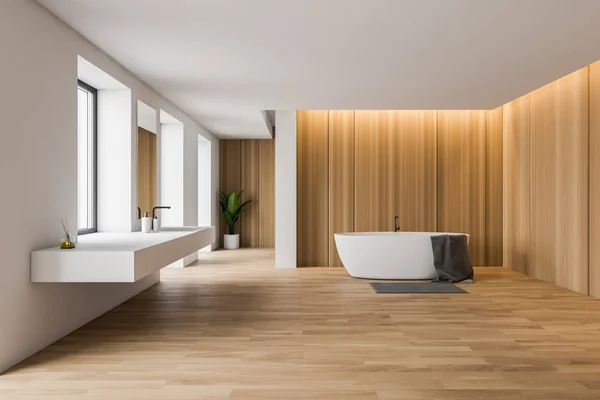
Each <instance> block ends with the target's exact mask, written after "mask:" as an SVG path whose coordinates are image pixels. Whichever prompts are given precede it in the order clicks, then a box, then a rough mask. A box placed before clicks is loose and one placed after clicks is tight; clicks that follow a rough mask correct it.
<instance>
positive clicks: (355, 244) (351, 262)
mask: <svg viewBox="0 0 600 400" xmlns="http://www.w3.org/2000/svg"><path fill="white" fill-rule="evenodd" d="M436 235H465V234H462V233H446V232H355V233H336V234H335V235H334V236H335V245H336V247H337V250H338V253H339V254H340V259H341V260H342V264H344V267H345V268H346V270H347V271H348V273H349V274H350V275H352V276H353V277H355V278H369V279H435V278H437V273H436V271H435V267H434V266H433V250H432V248H431V236H436ZM468 237H469V235H467V238H468Z"/></svg>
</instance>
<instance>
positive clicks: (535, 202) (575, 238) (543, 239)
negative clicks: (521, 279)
mask: <svg viewBox="0 0 600 400" xmlns="http://www.w3.org/2000/svg"><path fill="white" fill-rule="evenodd" d="M530 149H531V150H530V151H531V225H530V252H531V264H530V271H529V273H530V275H531V276H533V277H535V278H538V279H541V280H544V281H547V282H553V283H555V284H557V285H559V286H562V287H565V288H568V289H571V290H574V291H577V292H580V293H587V292H588V168H589V163H588V71H587V68H583V69H582V70H579V71H577V72H575V73H573V74H570V75H568V76H566V77H564V78H561V79H560V80H558V81H556V82H553V83H551V84H549V85H546V86H544V87H543V88H540V89H538V90H536V91H534V92H532V94H531V147H530Z"/></svg>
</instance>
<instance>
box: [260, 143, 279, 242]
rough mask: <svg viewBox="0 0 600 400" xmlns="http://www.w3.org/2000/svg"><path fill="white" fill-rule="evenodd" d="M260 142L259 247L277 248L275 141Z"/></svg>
mask: <svg viewBox="0 0 600 400" xmlns="http://www.w3.org/2000/svg"><path fill="white" fill-rule="evenodd" d="M257 142H258V198H257V202H258V216H259V219H258V246H259V247H274V246H275V141H274V140H257Z"/></svg>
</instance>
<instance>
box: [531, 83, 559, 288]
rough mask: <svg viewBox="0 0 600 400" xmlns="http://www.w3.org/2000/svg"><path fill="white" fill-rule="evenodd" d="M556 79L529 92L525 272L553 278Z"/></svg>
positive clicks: (556, 114)
mask: <svg viewBox="0 0 600 400" xmlns="http://www.w3.org/2000/svg"><path fill="white" fill-rule="evenodd" d="M557 139H558V83H557V82H553V83H551V84H549V85H546V86H544V87H543V88H540V89H538V90H536V91H534V92H532V93H531V139H530V140H531V147H530V152H531V166H530V168H531V205H532V206H531V209H530V223H531V225H530V266H529V267H530V268H529V274H530V275H531V276H533V277H534V278H537V279H541V280H543V281H546V282H554V269H555V260H556V247H555V245H556V242H555V237H556V232H555V230H556V228H557V221H556V211H557V198H556V197H557V196H558V195H559V192H558V188H557V187H556V177H557V176H558V165H557V156H556V154H557V152H558V147H557V146H558V143H557Z"/></svg>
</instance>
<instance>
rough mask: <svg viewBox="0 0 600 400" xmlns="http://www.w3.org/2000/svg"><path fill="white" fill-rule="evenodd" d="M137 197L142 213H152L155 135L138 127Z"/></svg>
mask: <svg viewBox="0 0 600 400" xmlns="http://www.w3.org/2000/svg"><path fill="white" fill-rule="evenodd" d="M137 152H138V154H137V162H138V169H137V198H138V207H140V210H141V213H142V215H145V213H147V212H148V213H150V214H152V208H153V207H154V206H155V205H157V202H156V135H155V134H154V133H152V132H150V131H147V130H146V129H144V128H139V127H138V146H137Z"/></svg>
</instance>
